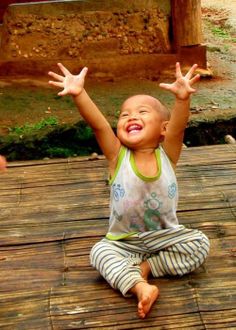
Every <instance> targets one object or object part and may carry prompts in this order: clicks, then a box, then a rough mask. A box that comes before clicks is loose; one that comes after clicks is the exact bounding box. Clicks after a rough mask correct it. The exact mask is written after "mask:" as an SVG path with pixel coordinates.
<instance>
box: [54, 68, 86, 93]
mask: <svg viewBox="0 0 236 330" xmlns="http://www.w3.org/2000/svg"><path fill="white" fill-rule="evenodd" d="M58 67H59V68H60V70H61V71H62V73H63V76H62V75H59V74H57V73H55V72H52V71H50V72H48V74H49V76H51V77H52V78H53V79H55V81H52V80H50V81H49V84H50V85H53V86H55V87H59V88H61V89H62V91H61V92H59V93H58V95H60V96H64V95H73V96H77V95H79V94H80V93H81V92H82V90H83V88H84V79H85V76H86V74H87V71H88V69H87V68H83V69H82V70H81V72H80V73H79V74H78V75H73V74H72V73H70V71H69V70H68V69H66V68H65V67H64V66H63V65H62V64H61V63H58Z"/></svg>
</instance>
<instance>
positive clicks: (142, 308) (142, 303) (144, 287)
mask: <svg viewBox="0 0 236 330" xmlns="http://www.w3.org/2000/svg"><path fill="white" fill-rule="evenodd" d="M130 291H131V292H132V293H133V294H135V295H136V296H137V298H138V316H139V317H140V318H141V319H144V318H145V317H146V316H147V314H148V313H149V311H150V309H151V307H152V305H153V304H154V302H155V301H156V300H157V297H158V295H159V290H158V287H156V286H155V285H151V284H149V283H147V282H139V283H137V284H136V285H135V286H134V287H133V288H132V289H131V290H130Z"/></svg>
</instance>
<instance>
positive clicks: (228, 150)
mask: <svg viewBox="0 0 236 330" xmlns="http://www.w3.org/2000/svg"><path fill="white" fill-rule="evenodd" d="M106 176H107V173H106V162H105V160H104V159H103V158H102V157H101V158H100V159H98V160H93V161H92V160H88V159H86V158H75V159H74V158H73V159H64V160H50V161H46V160H45V161H32V162H29V161H28V162H18V163H11V164H10V165H9V169H8V171H7V173H5V174H1V175H0V208H1V219H0V225H1V227H0V277H1V282H0V329H9V330H14V329H20V330H22V329H26V330H30V329H33V330H35V329H116V330H117V329H186V330H189V329H199V330H200V329H217V330H218V329H236V262H235V260H236V259H235V256H236V145H220V146H208V147H197V148H189V149H185V150H184V151H183V154H182V158H181V161H180V164H179V167H178V169H177V177H178V182H179V187H180V201H179V212H178V216H179V220H180V222H181V223H182V224H184V225H186V226H189V227H192V228H199V229H200V230H202V231H203V232H204V233H206V234H207V235H208V237H209V238H210V240H211V252H210V256H209V258H208V259H207V262H206V263H205V265H204V266H202V267H201V268H200V269H199V270H197V271H196V272H194V273H192V274H189V275H187V276H183V277H181V278H161V279H153V280H152V282H153V283H156V284H157V285H158V286H159V287H160V298H159V300H158V302H157V303H156V304H155V305H154V307H153V309H152V311H151V313H150V314H149V317H148V318H147V319H145V320H140V319H138V318H137V316H136V301H135V299H134V298H129V299H127V298H126V299H125V298H123V297H122V296H121V295H120V293H119V292H116V291H113V290H112V289H111V288H110V287H109V286H108V284H107V283H106V282H105V281H104V280H103V279H102V278H101V277H100V276H99V275H98V273H97V272H96V271H95V270H94V269H92V267H91V266H90V265H89V251H90V249H91V247H92V245H93V244H94V243H95V242H96V241H98V240H99V239H101V237H102V236H104V235H105V233H106V228H107V224H108V215H109V209H108V206H109V205H108V203H109V187H108V185H107V181H106Z"/></svg>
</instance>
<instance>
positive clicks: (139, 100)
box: [49, 63, 209, 318]
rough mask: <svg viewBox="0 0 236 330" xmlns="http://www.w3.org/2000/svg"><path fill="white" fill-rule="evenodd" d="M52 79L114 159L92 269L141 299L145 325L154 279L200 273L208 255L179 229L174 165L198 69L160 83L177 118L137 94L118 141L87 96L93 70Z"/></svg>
mask: <svg viewBox="0 0 236 330" xmlns="http://www.w3.org/2000/svg"><path fill="white" fill-rule="evenodd" d="M58 66H59V68H60V70H61V71H62V73H63V75H58V74H56V73H54V72H49V75H50V76H51V77H52V78H53V79H54V81H49V83H50V84H51V85H53V86H56V87H59V88H61V89H62V91H61V92H59V93H58V95H61V96H63V95H68V94H69V95H72V96H73V98H74V101H75V104H76V106H77V107H78V109H79V112H80V114H81V115H82V117H83V118H84V119H85V120H86V122H87V123H88V124H89V125H90V126H91V128H92V129H93V131H94V133H95V136H96V139H97V141H98V143H99V145H100V148H101V150H102V151H103V153H104V155H105V157H106V158H107V160H108V165H109V172H110V185H111V201H110V207H111V214H110V220H109V230H108V233H107V235H106V237H105V238H104V239H102V240H101V241H100V242H98V243H96V244H95V246H94V247H93V248H92V250H91V255H90V258H91V263H92V265H93V266H94V267H96V269H97V270H98V271H99V272H100V274H101V275H102V276H103V277H104V278H105V279H106V280H107V282H108V283H109V284H110V285H111V286H112V287H113V288H114V289H119V290H120V291H121V293H122V294H123V295H124V296H129V295H130V294H133V295H135V296H136V297H137V300H138V307H137V309H138V315H139V317H140V318H145V317H146V316H147V314H148V312H149V311H150V309H151V307H152V305H153V304H154V302H155V301H156V299H157V298H158V295H159V290H158V287H157V286H156V285H152V284H150V283H149V282H148V277H149V275H152V276H153V277H161V276H164V275H166V274H168V275H180V276H181V275H184V274H187V273H189V272H192V271H193V270H195V269H196V268H198V267H199V266H200V265H201V264H202V263H203V262H204V260H205V258H206V257H207V255H208V252H209V241H208V238H207V237H206V236H205V235H204V234H203V233H201V232H200V231H198V230H191V229H187V228H185V227H184V226H182V225H179V223H178V219H177V216H176V207H177V199H178V190H177V182H176V177H175V172H174V169H175V166H176V164H177V162H178V159H179V157H180V152H181V148H182V143H183V136H184V130H185V127H186V125H187V122H188V119H189V114H190V112H189V108H190V95H191V94H192V93H194V92H195V89H193V87H192V86H193V84H194V83H195V82H197V81H198V80H199V75H195V76H193V74H194V71H195V69H196V68H197V65H196V64H195V65H193V66H192V67H191V69H190V70H189V71H188V73H187V74H186V75H185V76H183V75H182V73H181V69H180V65H179V63H176V81H175V82H174V83H172V84H163V83H162V84H160V87H162V88H164V89H165V90H169V91H170V92H172V93H173V94H174V95H175V104H174V108H173V110H172V112H171V116H170V114H169V112H168V110H167V109H166V108H165V107H164V106H163V105H162V104H161V103H160V102H159V101H158V100H157V99H155V98H154V97H152V96H149V95H135V96H131V97H130V98H128V99H127V100H126V101H125V102H124V103H123V105H122V107H121V112H120V117H119V120H118V125H117V136H116V135H115V134H114V132H113V130H112V128H111V126H110V125H109V123H108V121H107V120H106V119H105V117H104V116H103V114H102V113H101V112H100V111H99V109H98V108H97V107H96V105H95V104H94V103H93V101H92V100H91V99H90V97H89V96H88V94H87V93H86V91H85V89H84V80H85V76H86V74H87V68H84V69H83V70H82V71H81V72H80V74H79V75H72V74H71V73H70V72H69V71H68V70H67V69H66V68H65V67H64V66H63V65H62V64H60V63H59V64H58Z"/></svg>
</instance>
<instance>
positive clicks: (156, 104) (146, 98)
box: [121, 94, 170, 120]
mask: <svg viewBox="0 0 236 330" xmlns="http://www.w3.org/2000/svg"><path fill="white" fill-rule="evenodd" d="M130 102H137V103H140V104H141V103H146V104H148V105H150V106H151V107H152V108H153V109H155V110H156V111H158V112H159V113H160V114H161V115H162V117H163V120H169V119H170V111H169V110H168V109H167V108H166V107H165V106H164V105H163V104H162V103H161V102H160V101H159V100H158V99H156V98H155V97H153V96H150V95H145V94H140V95H133V96H131V97H129V98H128V99H127V100H125V101H124V103H123V104H122V106H121V112H122V111H123V110H125V109H126V107H127V106H129V103H130Z"/></svg>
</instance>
